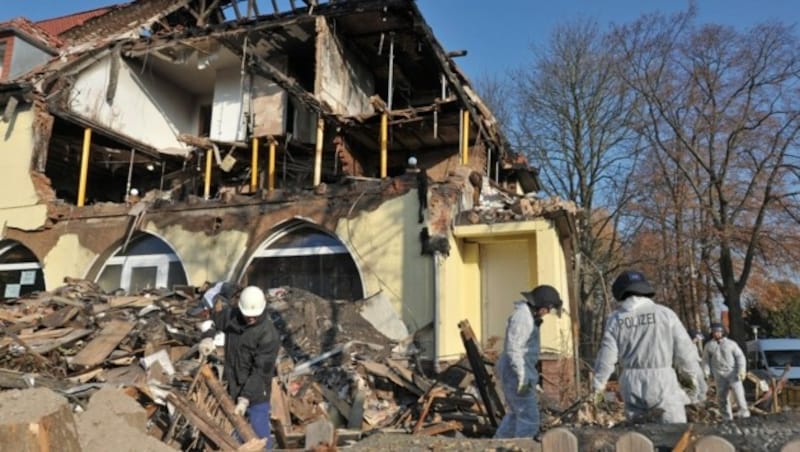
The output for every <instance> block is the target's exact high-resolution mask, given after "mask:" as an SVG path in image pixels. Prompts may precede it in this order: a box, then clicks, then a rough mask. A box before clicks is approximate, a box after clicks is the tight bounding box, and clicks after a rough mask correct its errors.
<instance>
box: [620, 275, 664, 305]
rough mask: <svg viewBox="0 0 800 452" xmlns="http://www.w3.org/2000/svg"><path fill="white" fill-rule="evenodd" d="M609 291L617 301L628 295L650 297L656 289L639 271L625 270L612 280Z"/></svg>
mask: <svg viewBox="0 0 800 452" xmlns="http://www.w3.org/2000/svg"><path fill="white" fill-rule="evenodd" d="M611 293H612V295H614V298H615V299H616V300H617V301H622V300H624V299H626V298H628V296H630V295H641V296H643V297H652V296H653V295H655V294H656V291H655V289H653V286H651V285H650V283H649V282H647V278H645V277H644V275H643V274H642V273H641V272H637V271H626V272H622V273H621V274H620V275H619V276H617V279H616V280H614V284H612V285H611Z"/></svg>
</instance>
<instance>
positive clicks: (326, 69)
mask: <svg viewBox="0 0 800 452" xmlns="http://www.w3.org/2000/svg"><path fill="white" fill-rule="evenodd" d="M289 3H290V5H287V6H286V7H284V8H279V5H278V2H272V6H273V8H272V9H270V10H263V9H262V10H259V4H258V3H256V2H255V1H253V0H250V1H237V0H213V1H212V0H137V1H133V2H130V3H127V4H123V5H116V6H110V7H108V8H103V9H100V10H95V11H92V12H89V13H79V14H77V15H75V16H69V17H66V18H57V19H53V20H50V21H45V22H42V23H40V24H32V23H30V22H26V26H27V27H28V28H30V29H32V30H39V32H36V33H32V32H26V33H24V38H25V39H26V40H29V41H31V40H32V41H36V44H35V45H34V47H36V48H37V49H41V50H42V52H43V53H44V56H43V57H42V58H41V60H40V61H36V64H35V65H34V66H32V67H30V68H26V72H25V73H23V74H20V73H11V75H13V77H5V78H4V79H3V83H2V84H0V111H2V113H3V114H2V119H1V120H0V172H2V174H0V188H2V193H3V196H2V197H0V207H1V208H0V221H2V225H3V228H2V236H1V237H0V239H2V241H0V295H2V296H3V297H4V298H6V299H9V298H15V297H19V296H20V295H23V294H25V293H29V292H32V291H36V290H45V289H51V288H55V287H58V286H59V285H61V284H62V282H63V281H64V278H65V277H78V278H85V279H88V280H91V281H96V282H97V283H98V284H99V285H100V287H102V288H103V289H104V290H107V291H115V290H121V291H124V292H133V291H137V290H141V289H143V288H147V287H167V288H169V287H171V286H173V285H184V284H191V285H198V286H199V285H202V284H203V283H204V282H206V281H217V280H231V281H235V282H237V283H239V284H242V285H246V284H256V285H259V286H261V287H263V288H271V287H279V286H294V287H300V288H303V289H306V290H309V291H311V292H314V293H316V294H318V295H320V296H322V297H325V298H328V299H340V300H358V299H362V298H366V297H373V296H380V297H382V298H384V299H385V300H386V302H387V303H389V304H390V305H391V306H392V307H393V309H394V310H395V311H396V314H397V315H398V316H400V317H401V318H402V320H403V321H404V323H405V324H406V325H407V326H408V329H409V331H410V332H411V333H414V334H415V336H416V339H417V343H418V344H419V346H420V347H421V349H422V351H423V355H424V356H425V357H426V358H428V359H430V360H431V361H432V362H434V363H439V362H441V361H447V360H452V359H456V358H458V357H459V356H461V355H463V353H464V349H463V345H462V342H461V339H460V337H459V328H458V322H459V321H460V320H462V319H468V320H469V321H470V323H471V325H472V327H473V328H474V331H475V333H476V335H477V336H478V337H479V339H480V342H481V343H482V344H483V345H484V347H486V348H489V347H490V346H492V344H494V345H493V347H494V348H495V349H498V348H499V347H500V346H501V345H500V344H499V343H496V341H495V340H494V339H493V338H496V337H499V338H500V340H502V336H503V332H504V327H505V322H506V319H507V316H508V314H509V313H510V312H511V309H512V302H513V301H514V300H517V299H519V297H520V295H519V292H520V291H522V290H528V289H530V288H531V287H533V286H535V285H537V284H550V285H553V286H554V287H556V288H557V289H558V290H559V291H560V293H561V294H562V297H563V298H564V300H565V302H567V303H566V306H565V311H566V312H565V315H562V316H561V317H560V318H557V317H556V316H552V319H548V321H547V322H545V323H544V326H543V336H542V345H543V352H544V355H545V356H544V359H545V362H544V375H545V379H546V380H545V382H546V389H548V390H550V391H553V392H554V393H557V392H558V391H559V390H561V389H563V388H565V387H567V386H568V385H566V384H564V382H565V381H572V378H573V376H574V373H575V365H574V357H575V354H574V353H573V350H574V349H575V344H574V338H577V337H578V336H577V325H576V324H575V321H574V320H572V316H571V313H573V312H576V309H575V305H574V303H575V297H574V295H573V293H572V292H571V284H570V280H571V276H570V275H569V271H568V269H569V267H570V265H569V260H570V259H571V256H572V249H571V246H570V240H571V234H572V232H571V231H572V227H573V226H572V225H573V222H572V218H571V213H572V210H571V207H570V205H569V204H568V203H563V202H560V201H558V200H551V199H540V198H537V197H536V196H535V195H534V193H536V192H537V191H538V190H539V186H538V180H537V178H536V171H534V170H531V169H530V168H528V167H527V165H526V164H525V163H524V162H523V161H520V159H519V158H517V156H515V155H514V154H513V153H512V152H511V150H510V149H509V147H508V145H507V142H506V141H505V140H504V138H503V136H502V134H501V133H500V131H499V128H498V124H497V123H496V120H495V119H494V117H493V116H492V114H491V112H490V111H489V109H488V108H487V107H486V105H485V104H484V103H483V102H482V101H481V99H480V98H479V97H478V96H477V95H476V93H475V91H474V89H473V88H472V87H471V86H470V84H469V81H468V80H467V79H466V77H465V76H464V75H463V74H462V73H461V72H460V71H459V70H458V68H457V66H456V64H455V62H454V60H453V58H454V57H455V56H456V55H454V54H449V53H447V52H446V51H445V50H444V49H443V48H442V47H441V45H440V44H439V42H438V41H437V40H436V38H435V36H434V35H433V33H432V31H431V29H430V28H429V26H428V25H427V24H426V22H425V20H424V18H423V17H422V15H421V13H420V11H419V10H418V8H417V6H416V4H415V2H414V1H412V0H360V1H359V0H338V1H333V0H330V1H328V2H322V1H320V2H317V1H311V0H306V1H305V2H301V1H294V0H292V1H291V2H289ZM261 6H263V4H262V5H261ZM70 19H75V20H70ZM3 30H11V32H12V33H11V34H14V33H16V31H15V30H17V31H18V30H19V27H17V28H14V27H6V28H4V29H3ZM48 30H49V31H48ZM20 33H22V32H20ZM17 35H19V34H17ZM45 38H46V39H45ZM26 42H27V41H26ZM19 48H21V47H19V46H15V52H16V51H17V50H18V49H19ZM4 74H5V72H4ZM526 193H527V194H526ZM565 379H566V380H565Z"/></svg>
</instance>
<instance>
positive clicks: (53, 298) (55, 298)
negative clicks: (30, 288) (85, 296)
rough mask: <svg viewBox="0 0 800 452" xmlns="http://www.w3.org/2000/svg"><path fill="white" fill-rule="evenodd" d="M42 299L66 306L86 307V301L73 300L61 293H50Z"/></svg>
mask: <svg viewBox="0 0 800 452" xmlns="http://www.w3.org/2000/svg"><path fill="white" fill-rule="evenodd" d="M42 301H45V302H49V303H55V304H61V305H66V306H74V307H76V308H78V309H86V303H84V302H83V301H80V300H73V299H72V298H67V297H62V296H60V295H48V296H46V297H44V298H42Z"/></svg>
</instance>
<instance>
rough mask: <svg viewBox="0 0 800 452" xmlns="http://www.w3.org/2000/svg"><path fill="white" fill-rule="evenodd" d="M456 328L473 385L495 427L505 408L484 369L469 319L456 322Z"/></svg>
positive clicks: (492, 379)
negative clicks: (473, 380)
mask: <svg viewBox="0 0 800 452" xmlns="http://www.w3.org/2000/svg"><path fill="white" fill-rule="evenodd" d="M458 329H459V330H460V331H461V341H462V342H463V343H464V349H465V350H466V351H467V359H468V360H469V365H470V368H472V373H474V374H475V385H476V386H477V387H478V392H479V393H480V395H481V400H483V405H484V409H485V410H486V415H487V417H488V418H489V422H491V423H492V426H493V427H497V426H498V424H499V419H502V418H503V416H504V415H505V409H504V408H503V404H502V403H501V402H500V396H499V395H498V394H497V389H496V388H497V387H496V386H495V381H494V378H493V377H492V376H491V375H490V374H489V372H488V371H487V370H486V364H485V361H484V359H483V354H482V353H481V351H480V348H479V346H478V342H477V341H476V340H475V333H474V332H473V331H472V326H470V324H469V320H462V321H460V322H458Z"/></svg>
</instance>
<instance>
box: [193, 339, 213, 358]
mask: <svg viewBox="0 0 800 452" xmlns="http://www.w3.org/2000/svg"><path fill="white" fill-rule="evenodd" d="M216 349H217V346H216V345H214V338H213V337H207V338H204V339H203V340H202V341H200V343H199V344H198V345H197V350H198V351H199V352H200V356H208V355H210V354H212V353H214V351H215V350H216Z"/></svg>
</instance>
